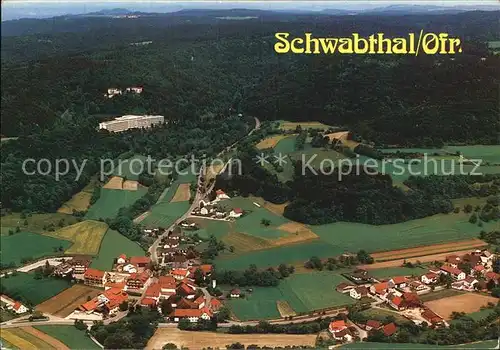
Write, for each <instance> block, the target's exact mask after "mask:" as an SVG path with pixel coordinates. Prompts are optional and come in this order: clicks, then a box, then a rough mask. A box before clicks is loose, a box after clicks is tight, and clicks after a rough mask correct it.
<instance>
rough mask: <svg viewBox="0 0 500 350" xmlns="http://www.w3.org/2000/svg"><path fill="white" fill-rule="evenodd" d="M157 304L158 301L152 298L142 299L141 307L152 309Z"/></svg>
mask: <svg viewBox="0 0 500 350" xmlns="http://www.w3.org/2000/svg"><path fill="white" fill-rule="evenodd" d="M157 304H158V300H155V299H153V298H142V300H141V306H144V307H150V308H154V307H156V305H157Z"/></svg>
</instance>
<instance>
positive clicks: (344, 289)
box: [335, 283, 355, 293]
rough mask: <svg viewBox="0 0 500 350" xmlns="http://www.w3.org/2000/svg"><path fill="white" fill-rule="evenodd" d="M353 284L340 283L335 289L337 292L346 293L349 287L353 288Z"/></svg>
mask: <svg viewBox="0 0 500 350" xmlns="http://www.w3.org/2000/svg"><path fill="white" fill-rule="evenodd" d="M354 287H355V286H354V285H352V284H349V283H340V284H339V285H338V286H337V287H336V288H335V290H336V291H337V292H339V293H347V292H349V291H350V290H351V289H353V288H354Z"/></svg>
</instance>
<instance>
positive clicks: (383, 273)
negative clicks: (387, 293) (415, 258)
mask: <svg viewBox="0 0 500 350" xmlns="http://www.w3.org/2000/svg"><path fill="white" fill-rule="evenodd" d="M428 271H429V270H428V269H424V268H421V267H415V268H408V267H388V268H384V269H374V270H368V274H369V275H370V276H373V277H375V278H377V279H378V278H391V277H396V276H420V275H423V274H424V273H427V272H428Z"/></svg>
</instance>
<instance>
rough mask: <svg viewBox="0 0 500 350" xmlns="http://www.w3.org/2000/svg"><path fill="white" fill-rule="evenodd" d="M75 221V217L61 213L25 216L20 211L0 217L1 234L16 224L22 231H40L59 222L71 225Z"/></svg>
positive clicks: (13, 227)
mask: <svg viewBox="0 0 500 350" xmlns="http://www.w3.org/2000/svg"><path fill="white" fill-rule="evenodd" d="M76 222H78V221H77V220H76V217H74V216H72V215H68V214H62V213H46V214H27V215H26V217H25V218H22V217H21V214H20V213H11V214H8V215H4V216H2V217H1V218H0V223H1V226H2V234H7V233H8V231H9V230H10V229H12V230H15V228H16V227H17V226H19V227H20V228H21V230H23V231H29V232H34V233H42V232H45V231H47V227H49V226H54V227H59V224H60V223H62V224H63V225H72V224H74V223H76ZM25 223H27V225H25Z"/></svg>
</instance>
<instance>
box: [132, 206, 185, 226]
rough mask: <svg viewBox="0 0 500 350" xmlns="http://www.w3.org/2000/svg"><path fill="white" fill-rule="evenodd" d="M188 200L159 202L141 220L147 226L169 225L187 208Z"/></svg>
mask: <svg viewBox="0 0 500 350" xmlns="http://www.w3.org/2000/svg"><path fill="white" fill-rule="evenodd" d="M189 206H190V204H189V202H188V201H185V202H175V203H168V202H160V203H158V204H155V205H154V206H153V207H152V208H151V210H150V211H151V213H150V214H149V215H148V216H146V218H145V219H144V220H143V221H141V224H142V225H145V226H147V227H165V228H167V227H169V226H170V225H172V224H173V223H174V222H175V220H177V219H178V218H180V217H181V216H182V215H183V214H184V213H185V212H186V211H187V210H188V209H189Z"/></svg>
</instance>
